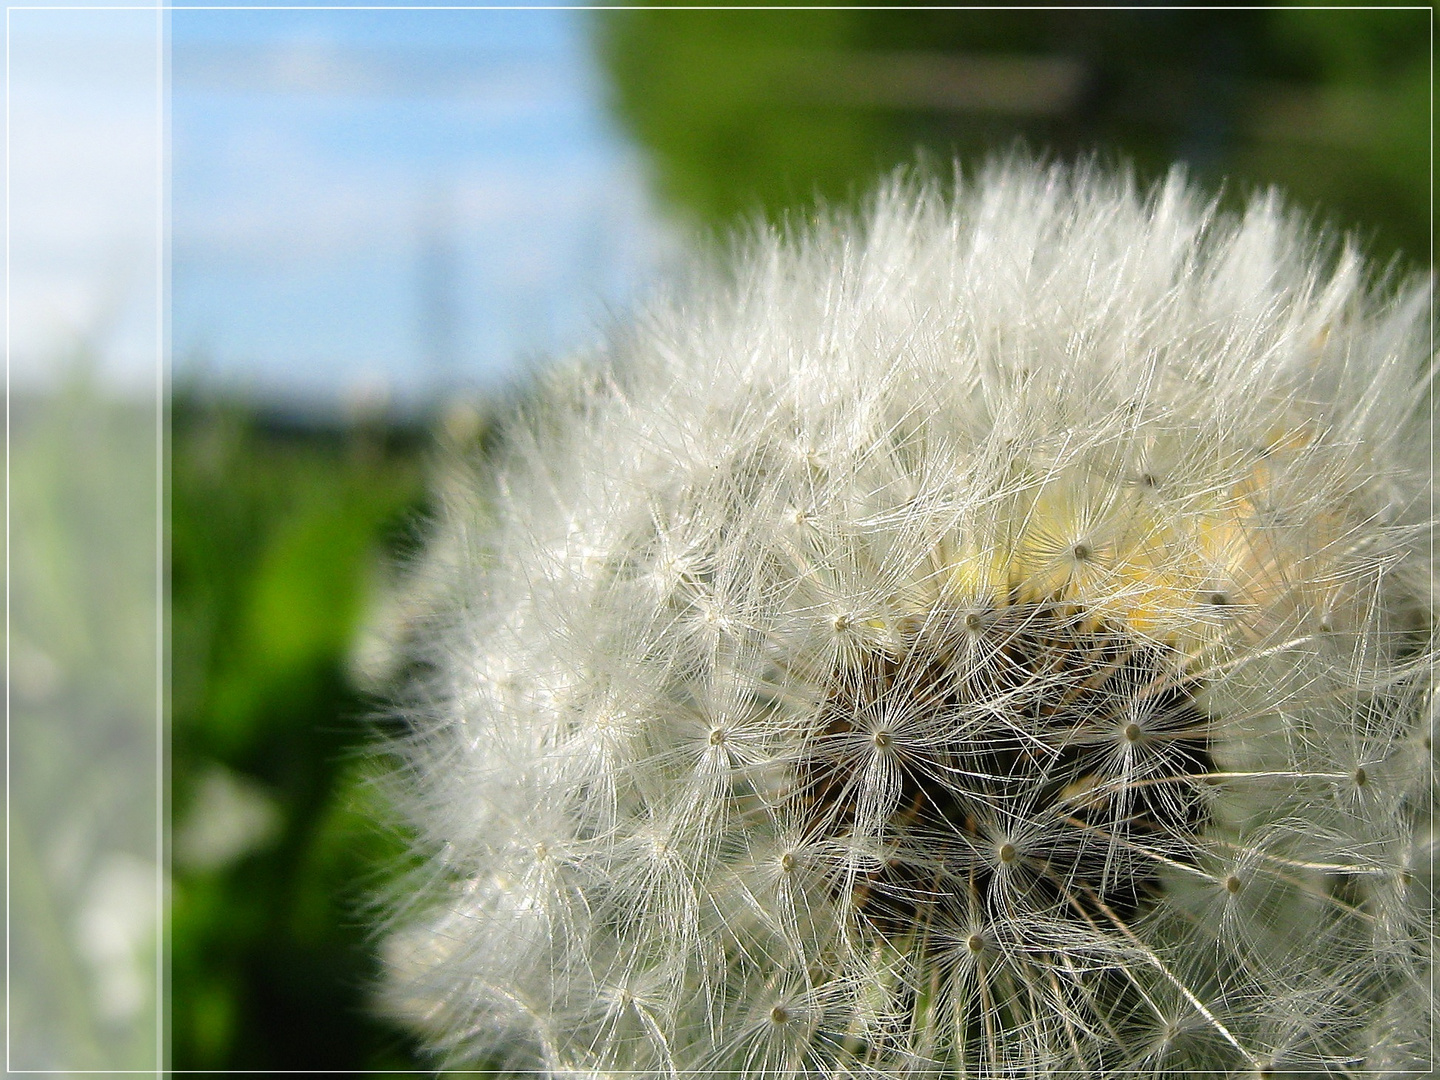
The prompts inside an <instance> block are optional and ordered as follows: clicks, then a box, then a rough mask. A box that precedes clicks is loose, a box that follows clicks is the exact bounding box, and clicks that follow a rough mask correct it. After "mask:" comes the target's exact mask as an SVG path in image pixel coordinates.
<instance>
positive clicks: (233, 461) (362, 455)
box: [170, 401, 423, 1073]
mask: <svg viewBox="0 0 1440 1080" xmlns="http://www.w3.org/2000/svg"><path fill="white" fill-rule="evenodd" d="M422 457H423V452H422V443H421V441H420V438H419V436H418V434H417V433H415V432H407V431H397V430H389V431H386V430H382V429H379V428H375V427H366V426H363V425H360V426H354V427H344V428H325V427H317V426H311V427H308V428H306V427H291V428H284V427H276V426H274V425H269V426H267V425H264V424H262V423H260V422H259V421H258V420H257V419H256V418H255V417H254V416H253V415H249V414H247V413H246V412H245V411H244V410H242V409H240V408H237V407H229V408H227V407H218V406H206V405H201V404H199V403H197V402H193V401H187V402H181V403H178V404H177V405H176V406H175V410H174V418H173V433H172V474H171V540H170V543H171V565H172V600H173V606H172V612H173V615H172V657H173V658H172V695H173V698H172V705H173V717H174V724H173V732H174V734H173V777H174V785H173V792H174V793H173V810H174V821H175V823H176V830H175V837H176V859H175V877H174V899H173V908H172V928H171V945H172V957H173V959H172V991H173V993H172V1001H173V1015H172V1026H173V1048H174V1049H173V1060H174V1065H175V1067H176V1068H189V1069H301V1068H309V1069H322V1070H327V1071H335V1072H337V1073H343V1072H345V1071H349V1070H356V1069H360V1068H368V1069H385V1068H406V1067H414V1065H415V1061H416V1059H415V1057H414V1054H413V1047H411V1046H410V1045H409V1043H408V1042H407V1040H406V1039H405V1037H404V1036H403V1035H402V1034H401V1033H399V1032H398V1031H397V1030H395V1029H393V1028H391V1027H389V1026H387V1025H386V1024H385V1023H384V1022H383V1021H382V1020H381V1019H379V1018H378V1017H377V1016H375V1015H374V1012H373V1009H372V1007H371V1004H370V995H371V989H372V987H373V985H374V980H375V979H376V977H377V975H378V968H377V965H376V961H375V959H374V953H375V949H374V942H373V940H372V939H371V937H370V933H369V930H368V929H367V927H366V925H365V921H366V919H365V912H364V910H363V908H364V904H365V902H366V899H367V895H368V890H371V889H373V888H375V887H377V886H378V885H379V882H380V877H381V876H383V875H384V874H386V873H389V872H392V871H394V870H396V869H398V868H399V867H401V866H402V865H403V862H404V855H405V848H404V845H403V842H402V841H401V839H400V838H399V837H398V836H390V835H387V834H386V833H385V832H384V831H383V830H382V829H381V828H380V827H379V826H378V825H377V823H378V822H380V821H382V820H383V819H384V817H385V816H386V815H385V813H384V810H383V808H382V807H381V806H380V805H379V804H378V800H377V797H376V796H375V794H374V792H373V788H372V786H371V785H370V783H368V773H367V770H368V769H369V768H371V766H370V765H368V764H367V762H366V760H365V758H364V757H363V755H362V754H361V753H360V752H359V748H361V747H364V746H365V745H366V744H367V742H368V741H369V740H370V739H371V738H373V736H374V734H375V724H376V723H377V721H375V720H374V719H373V718H374V717H375V715H376V714H377V712H378V708H379V703H378V702H377V701H375V700H368V699H366V697H365V696H364V695H362V694H361V693H360V692H359V691H357V690H356V689H355V687H354V680H352V679H350V678H348V676H347V663H348V658H349V656H350V651H351V643H352V640H353V639H354V635H355V631H356V627H357V625H358V624H359V621H360V620H361V618H362V617H363V613H364V606H365V604H366V602H367V592H368V590H369V588H370V587H371V584H372V583H373V582H374V581H375V580H376V577H377V574H378V573H379V572H380V571H381V570H382V569H383V567H384V565H385V563H386V561H387V560H389V559H393V558H394V557H395V554H396V552H397V550H398V549H399V548H400V547H403V545H404V543H405V541H406V538H407V537H408V535H409V529H410V528H411V527H412V525H413V521H414V520H415V516H416V515H417V514H418V512H419V510H420V505H421V500H422V491H423V485H422V478H421V477H422ZM217 776H219V777H223V778H226V779H224V780H223V781H222V782H218V783H217V782H216V781H215V780H214V778H215V777H217ZM226 791H239V792H242V793H243V795H244V799H243V800H242V799H240V797H239V796H233V797H231V798H230V799H228V800H227V799H224V798H221V797H220V796H221V795H223V794H224V793H225V792H226ZM245 800H248V802H247V801H245ZM232 803H233V805H232ZM247 805H252V806H253V805H259V806H262V807H264V811H263V814H261V815H259V816H257V815H255V814H253V813H252V814H251V815H250V818H251V820H253V821H254V822H256V823H263V822H264V821H266V820H268V821H269V822H270V823H271V824H270V827H269V828H254V829H252V830H251V831H252V833H253V835H251V836H248V837H247V836H246V835H245V834H244V821H245V817H246V815H245V813H243V812H242V811H243V808H244V807H245V806H247ZM223 813H229V814H230V815H231V816H232V817H233V818H235V819H236V822H237V823H238V824H232V825H230V826H227V825H226V823H225V822H224V821H220V822H215V821H213V820H211V821H210V822H209V824H206V820H207V819H206V818H205V815H207V814H208V815H210V816H211V818H213V817H214V815H216V814H223ZM237 827H238V828H239V830H240V831H239V832H237V831H236V828H237ZM227 829H228V831H227ZM206 835H208V836H210V837H211V840H210V841H209V842H208V843H209V848H208V849H207V848H204V847H203V846H197V842H195V841H193V838H194V837H196V836H201V837H202V838H203V837H204V836H206ZM187 838H189V839H191V840H192V842H191V843H190V844H189V845H188V848H187V845H186V843H185V842H186V840H187ZM227 838H228V839H227ZM217 845H218V849H217ZM189 849H194V850H189Z"/></svg>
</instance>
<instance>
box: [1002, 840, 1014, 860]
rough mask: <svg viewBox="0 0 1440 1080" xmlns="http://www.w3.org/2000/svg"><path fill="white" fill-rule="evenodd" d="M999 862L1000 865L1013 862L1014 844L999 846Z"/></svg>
mask: <svg viewBox="0 0 1440 1080" xmlns="http://www.w3.org/2000/svg"><path fill="white" fill-rule="evenodd" d="M1000 861H1001V862H1002V863H1012V862H1014V861H1015V845H1014V844H1001V845H1000Z"/></svg>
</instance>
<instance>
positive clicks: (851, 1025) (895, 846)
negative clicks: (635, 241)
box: [386, 163, 1440, 1077]
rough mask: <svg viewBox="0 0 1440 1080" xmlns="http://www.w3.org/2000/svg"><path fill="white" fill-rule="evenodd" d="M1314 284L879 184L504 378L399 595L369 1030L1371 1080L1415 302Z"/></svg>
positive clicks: (1161, 223)
mask: <svg viewBox="0 0 1440 1080" xmlns="http://www.w3.org/2000/svg"><path fill="white" fill-rule="evenodd" d="M1321 240H1322V238H1318V237H1316V236H1314V235H1312V234H1310V233H1307V232H1306V231H1305V230H1304V229H1303V228H1302V227H1301V226H1300V225H1298V224H1296V223H1295V221H1294V219H1293V218H1292V217H1291V216H1290V215H1289V214H1288V213H1287V212H1286V211H1285V210H1284V209H1283V207H1282V206H1281V205H1280V204H1279V203H1278V201H1276V200H1275V199H1273V198H1269V197H1266V198H1262V199H1260V200H1258V201H1256V202H1254V203H1253V204H1252V205H1251V206H1250V207H1249V209H1248V210H1247V211H1246V212H1245V213H1244V214H1242V215H1240V216H1236V217H1231V216H1228V215H1226V214H1225V213H1222V212H1220V211H1219V210H1217V209H1216V208H1215V206H1214V205H1213V204H1209V203H1206V202H1204V201H1203V200H1202V199H1201V198H1200V197H1199V196H1198V195H1197V194H1196V193H1195V192H1194V191H1193V190H1191V189H1190V188H1189V187H1188V186H1187V185H1186V183H1185V182H1184V181H1183V179H1181V178H1180V177H1179V176H1178V174H1177V175H1176V176H1173V177H1172V178H1171V179H1170V180H1168V181H1167V182H1165V183H1164V184H1162V185H1160V186H1159V187H1157V188H1155V189H1154V190H1152V191H1148V192H1146V191H1140V190H1138V189H1137V188H1136V187H1135V186H1134V184H1133V183H1131V182H1130V181H1128V180H1126V179H1124V178H1123V177H1122V178H1116V177H1107V176H1104V175H1101V174H1099V173H1097V172H1094V171H1086V170H1075V171H1066V170H1063V169H1058V168H1057V169H1048V170H1046V169H1038V168H1035V167H1033V166H1030V165H1025V164H1018V163H1012V164H1008V165H1001V166H996V167H994V168H992V169H990V170H989V171H987V172H985V173H984V174H982V175H981V176H980V177H979V178H977V179H975V180H973V181H967V182H963V183H959V184H958V185H957V187H956V188H955V190H953V191H951V192H949V193H946V192H945V191H943V190H942V188H941V185H939V184H937V183H933V182H930V181H924V180H920V181H915V180H906V179H903V178H901V179H897V180H895V181H893V182H892V183H891V184H890V185H888V186H887V187H885V188H884V189H883V190H882V191H881V192H880V194H879V195H877V196H876V197H875V198H874V199H873V200H872V202H871V204H870V205H869V207H868V208H867V209H866V210H865V211H864V212H863V213H861V214H858V215H856V216H854V217H845V216H843V215H840V214H835V215H831V216H825V215H822V216H821V218H820V219H819V221H818V222H817V223H816V224H815V225H814V226H813V227H809V228H806V229H799V230H795V231H794V232H792V233H789V234H785V235H777V234H769V233H761V234H757V235H755V236H754V237H752V238H751V239H750V240H749V241H748V242H746V243H744V244H742V245H740V246H739V247H738V248H737V250H736V252H735V253H734V255H733V258H732V261H731V263H730V264H729V265H728V267H727V268H724V269H714V268H711V269H704V270H697V271H696V273H695V275H694V278H693V280H687V281H685V282H682V283H680V284H677V285H675V286H674V289H673V291H672V293H670V294H669V295H662V296H661V297H659V298H657V299H656V300H655V301H654V302H653V303H652V304H651V306H650V307H649V308H647V309H646V311H645V312H644V313H642V314H641V315H639V316H637V317H636V319H635V320H634V321H633V322H632V323H631V324H630V325H628V326H626V327H623V328H618V329H616V330H615V331H614V332H613V333H612V335H611V337H610V340H609V343H608V344H607V345H606V346H604V347H603V348H602V349H601V350H599V352H598V353H597V354H596V355H594V356H591V357H588V358H586V359H585V360H584V362H582V363H577V364H575V365H572V366H570V367H568V368H564V369H561V370H557V371H556V372H554V373H552V374H551V375H550V376H548V378H547V380H546V382H545V383H544V385H543V386H542V387H541V388H540V389H539V390H537V393H536V396H535V398H534V400H533V401H532V402H531V404H530V405H528V406H527V407H526V408H525V409H524V410H522V415H520V416H518V417H517V418H516V419H515V420H513V421H512V422H511V424H510V425H509V427H508V428H507V429H506V431H505V435H504V438H503V440H502V443H503V449H502V451H501V452H500V453H499V455H498V457H497V459H496V460H495V461H494V462H492V463H491V465H490V472H489V474H488V476H487V478H486V480H485V481H483V482H481V483H479V484H471V485H469V486H470V488H471V489H473V490H475V491H476V492H478V494H477V495H476V496H475V501H473V502H468V503H467V502H466V501H464V500H463V499H462V500H458V501H456V502H455V503H454V505H452V506H451V507H450V509H449V510H448V512H447V516H446V517H445V519H444V520H443V522H442V523H441V525H440V527H439V532H438V535H437V538H436V540H435V542H434V549H435V551H436V553H437V554H436V555H435V556H434V560H433V562H432V563H431V565H430V566H429V567H428V568H427V570H426V572H425V574H424V575H423V576H424V578H425V582H426V595H427V597H429V598H430V601H429V602H430V604H431V607H432V609H433V614H432V617H431V618H430V619H429V620H428V622H427V623H426V624H425V626H424V627H423V628H421V629H420V630H418V631H417V634H416V641H417V646H416V649H417V656H416V659H417V660H418V661H420V663H419V664H418V665H417V666H418V667H419V668H420V669H421V670H422V671H425V672H428V673H429V674H428V675H427V676H425V677H423V678H421V680H420V681H419V682H418V683H417V685H416V687H415V688H414V691H413V694H412V699H413V703H412V704H411V705H410V706H408V713H407V715H408V717H409V719H410V721H411V726H412V728H413V731H414V734H413V736H412V737H411V738H409V739H408V740H407V741H405V742H404V743H403V745H401V746H399V747H397V748H396V752H397V756H398V757H399V758H400V760H401V761H402V762H403V768H402V771H401V773H400V774H399V775H400V778H401V782H402V786H404V787H405V789H406V794H405V795H404V796H403V799H404V801H405V802H406V804H407V806H408V809H409V813H410V816H411V820H412V821H413V823H414V829H415V833H416V836H417V843H418V844H419V845H420V846H421V848H422V851H423V853H424V854H425V855H426V856H427V860H428V861H427V864H426V865H427V869H426V870H425V872H424V874H423V875H417V877H416V881H417V882H418V884H417V886H416V888H415V891H414V892H413V893H412V894H409V895H407V896H406V897H405V899H404V901H403V903H401V904H399V905H397V915H396V923H397V927H398V928H397V929H396V930H394V932H393V934H392V936H391V937H390V938H389V940H388V944H387V947H386V956H387V962H388V963H389V966H390V969H391V972H392V977H391V980H390V983H389V988H388V990H387V994H388V998H389V1001H390V1004H391V1007H392V1008H393V1009H395V1010H396V1011H397V1012H399V1013H401V1014H402V1015H404V1016H406V1017H408V1018H409V1019H410V1020H411V1022H412V1023H414V1024H415V1025H416V1026H417V1027H419V1028H420V1029H421V1030H422V1031H424V1032H425V1033H426V1035H427V1038H428V1039H429V1040H430V1042H431V1045H432V1046H433V1047H434V1048H435V1050H436V1051H437V1053H438V1054H440V1055H441V1056H442V1057H444V1058H445V1059H446V1060H447V1061H448V1062H449V1063H455V1064H465V1063H476V1062H480V1063H486V1064H487V1065H494V1064H496V1063H499V1064H502V1065H506V1064H508V1065H511V1066H514V1067H517V1068H520V1067H526V1068H532V1069H539V1070H541V1071H543V1072H546V1073H548V1074H551V1075H557V1076H558V1075H570V1074H577V1075H578V1074H583V1075H587V1076H610V1075H615V1076H618V1075H624V1074H634V1073H637V1072H638V1073H640V1074H643V1075H656V1076H660V1075H680V1074H687V1075H689V1074H697V1075H714V1076H717V1077H718V1076H722V1075H724V1076H734V1075H741V1076H756V1077H759V1076H766V1077H800V1076H821V1075H824V1076H840V1075H861V1074H863V1075H868V1076H876V1077H886V1076H888V1077H900V1076H907V1077H908V1076H917V1075H934V1076H980V1077H994V1076H1007V1077H1014V1076H1032V1077H1041V1076H1048V1075H1053V1074H1059V1073H1065V1072H1072V1073H1073V1072H1080V1073H1086V1074H1091V1075H1096V1076H1105V1075H1116V1076H1119V1075H1132V1074H1135V1073H1141V1072H1143V1073H1147V1074H1152V1075H1153V1074H1163V1073H1166V1072H1167V1071H1168V1072H1174V1073H1176V1074H1185V1073H1188V1072H1199V1071H1205V1070H1218V1071H1221V1072H1228V1073H1230V1074H1232V1075H1242V1076H1243V1075H1252V1076H1255V1075H1263V1074H1265V1072H1266V1070H1273V1071H1276V1072H1289V1071H1294V1070H1296V1069H1300V1070H1302V1071H1303V1070H1309V1071H1312V1072H1325V1071H1327V1070H1337V1069H1345V1068H1350V1067H1353V1065H1354V1063H1355V1062H1358V1061H1367V1062H1369V1061H1373V1062H1378V1063H1380V1067H1386V1068H1389V1067H1390V1066H1391V1064H1392V1063H1401V1065H1405V1067H1409V1066H1408V1065H1406V1064H1405V1063H1409V1062H1413V1060H1414V1058H1415V1053H1416V1047H1417V1046H1418V1045H1419V1041H1420V1037H1419V1035H1418V1034H1417V1030H1418V1028H1417V1026H1418V1025H1419V1024H1420V1023H1421V1022H1422V1020H1424V1019H1425V1018H1428V1017H1429V1016H1430V1015H1431V1011H1432V1010H1433V1003H1432V1002H1431V1001H1430V999H1429V998H1428V997H1427V996H1426V993H1425V991H1424V989H1423V987H1425V986H1426V985H1427V984H1426V982H1425V980H1426V978H1427V977H1428V974H1427V973H1428V971H1429V966H1430V963H1431V961H1430V958H1429V954H1428V946H1429V944H1430V940H1431V935H1432V932H1433V931H1432V929H1431V928H1430V923H1429V921H1428V920H1429V917H1430V916H1432V915H1433V906H1434V905H1433V895H1434V890H1433V842H1432V841H1431V840H1429V839H1427V838H1428V837H1430V836H1431V835H1432V831H1431V830H1433V824H1432V821H1433V816H1434V814H1433V808H1434V806H1435V805H1437V797H1436V793H1435V784H1434V775H1435V773H1434V752H1433V748H1432V746H1433V744H1432V743H1431V742H1430V741H1429V740H1431V739H1432V737H1433V728H1434V724H1435V720H1434V712H1435V705H1434V702H1435V694H1434V689H1433V688H1434V686H1435V678H1434V656H1435V649H1434V640H1433V625H1434V623H1433V615H1434V612H1433V603H1434V598H1435V597H1436V596H1437V595H1440V591H1437V590H1436V589H1435V587H1434V584H1433V581H1434V573H1433V566H1432V564H1431V561H1430V558H1431V556H1430V551H1429V547H1428V538H1429V531H1430V529H1431V524H1432V523H1431V521H1430V518H1429V514H1430V500H1429V479H1428V462H1427V459H1426V454H1427V450H1428V438H1427V435H1428V429H1427V426H1426V423H1427V421H1426V416H1425V406H1426V400H1427V394H1428V392H1429V385H1430V384H1429V374H1428V372H1429V370H1430V366H1431V358H1430V356H1429V353H1428V348H1429V346H1428V343H1427V339H1426V337H1425V333H1424V326H1423V316H1424V313H1425V302H1426V287H1425V285H1424V284H1423V283H1422V284H1420V285H1418V286H1407V287H1404V288H1402V289H1400V290H1399V291H1398V292H1390V293H1386V292H1383V291H1380V290H1377V289H1373V288H1372V287H1371V286H1369V285H1368V284H1367V283H1366V280H1367V279H1366V274H1365V271H1364V267H1363V265H1362V264H1361V262H1360V260H1359V259H1358V257H1357V256H1355V255H1354V253H1353V252H1352V251H1350V250H1349V249H1348V248H1344V247H1341V246H1336V247H1333V248H1325V247H1324V246H1323V244H1322V243H1321ZM481 522H483V523H485V527H484V528H480V527H479V523H481ZM436 597H438V598H439V599H435V598H436ZM452 885H454V886H457V887H455V888H451V887H450V886H452ZM1387 1018H1388V1019H1387ZM1391 1021H1393V1022H1394V1023H1398V1024H1402V1025H1408V1026H1407V1027H1406V1029H1405V1031H1403V1032H1397V1031H1394V1030H1391V1029H1390V1028H1387V1027H1386V1024H1387V1023H1390V1022H1391ZM1396 1067H1400V1066H1399V1065H1397V1066H1396Z"/></svg>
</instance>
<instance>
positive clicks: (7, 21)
mask: <svg viewBox="0 0 1440 1080" xmlns="http://www.w3.org/2000/svg"><path fill="white" fill-rule="evenodd" d="M10 548H11V543H10V9H9V8H6V9H5V1071H6V1072H9V1071H10V1032H12V1031H13V1030H14V1025H13V1024H12V1023H11V1022H10V1002H11V1000H12V998H13V996H14V995H12V994H11V993H10V897H11V896H12V895H14V890H13V889H12V888H11V883H10V823H11V822H12V821H14V820H15V815H14V814H13V813H12V812H11V808H10V789H11V785H10Z"/></svg>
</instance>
